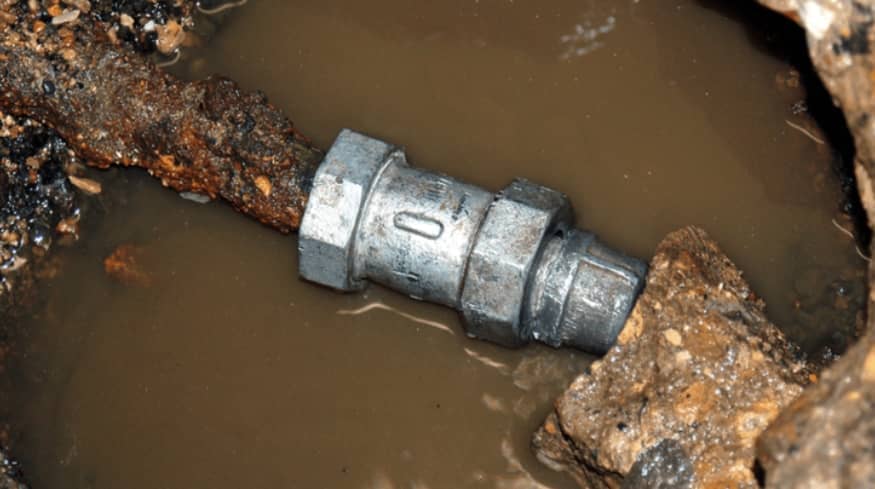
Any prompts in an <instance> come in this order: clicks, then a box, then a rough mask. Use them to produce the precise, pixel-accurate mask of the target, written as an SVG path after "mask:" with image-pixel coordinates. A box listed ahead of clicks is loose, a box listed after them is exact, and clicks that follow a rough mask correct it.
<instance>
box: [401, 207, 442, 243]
mask: <svg viewBox="0 0 875 489" xmlns="http://www.w3.org/2000/svg"><path fill="white" fill-rule="evenodd" d="M394 223H395V227H396V228H398V229H402V230H404V231H407V232H410V233H413V234H417V235H419V236H422V237H423V238H428V239H438V238H440V237H441V235H442V234H443V233H444V225H443V224H441V223H440V221H436V220H434V219H432V218H430V217H425V216H422V215H419V214H413V213H411V212H400V213H398V214H395V219H394Z"/></svg>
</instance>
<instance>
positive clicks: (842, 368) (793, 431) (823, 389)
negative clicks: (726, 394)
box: [758, 333, 875, 489]
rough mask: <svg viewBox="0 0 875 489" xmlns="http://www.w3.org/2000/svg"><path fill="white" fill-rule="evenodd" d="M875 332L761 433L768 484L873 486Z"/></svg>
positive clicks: (777, 488) (824, 488) (795, 488)
mask: <svg viewBox="0 0 875 489" xmlns="http://www.w3.org/2000/svg"><path fill="white" fill-rule="evenodd" d="M873 403H875V334H873V333H869V335H868V336H866V337H864V338H863V339H862V340H861V341H860V342H859V343H858V344H857V345H855V346H854V347H853V348H852V349H851V350H850V351H849V352H848V353H847V354H846V355H845V356H844V357H842V358H841V359H839V360H838V361H837V362H836V363H835V364H834V365H833V366H832V367H830V368H829V369H827V370H826V371H825V372H824V373H823V375H822V377H821V380H820V382H818V383H817V384H815V385H813V386H811V387H809V388H808V389H807V390H806V391H805V393H803V394H802V396H800V397H799V398H798V399H796V401H794V402H793V403H792V404H791V405H790V406H789V407H788V408H787V409H786V410H785V411H784V412H783V413H781V415H780V416H779V417H778V419H777V420H775V422H774V423H773V424H772V425H771V426H770V427H769V429H768V430H767V431H766V432H765V433H764V434H763V435H762V437H761V438H760V441H759V443H758V447H759V450H758V452H759V459H760V462H761V463H762V465H763V467H764V468H765V470H766V487H767V488H774V489H840V488H846V487H861V488H862V487H875V416H873V412H872V407H873Z"/></svg>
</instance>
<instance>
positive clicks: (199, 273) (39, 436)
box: [12, 0, 863, 489]
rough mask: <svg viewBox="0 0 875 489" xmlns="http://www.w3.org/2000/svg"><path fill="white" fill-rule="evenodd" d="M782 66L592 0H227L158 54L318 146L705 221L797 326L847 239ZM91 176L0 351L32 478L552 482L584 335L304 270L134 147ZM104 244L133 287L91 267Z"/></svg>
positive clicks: (713, 15)
mask: <svg viewBox="0 0 875 489" xmlns="http://www.w3.org/2000/svg"><path fill="white" fill-rule="evenodd" d="M789 68H790V67H789V66H788V65H787V64H785V63H784V62H783V61H782V60H781V59H779V58H776V57H774V56H771V55H769V54H767V53H766V51H765V50H763V49H762V48H761V47H760V46H757V45H756V44H755V43H752V41H751V36H750V35H749V33H748V31H747V29H746V28H745V27H744V25H742V24H741V23H739V22H738V21H737V20H736V19H733V18H729V17H727V16H726V15H725V13H724V12H721V11H718V10H714V9H711V8H708V7H707V6H705V5H703V4H701V3H698V2H693V1H673V2H670V3H666V2H659V3H656V2H637V1H634V2H625V1H623V2H615V1H608V0H574V1H572V0H541V1H537V2H535V1H519V0H517V1H510V2H507V1H501V2H499V1H475V2H471V1H470V0H467V1H452V0H450V1H444V2H416V3H415V4H411V3H410V2H402V1H400V0H374V1H371V2H356V1H349V0H319V1H315V0H300V1H296V2H287V1H282V0H263V1H260V2H250V4H249V5H247V6H245V7H243V8H241V9H239V10H237V11H234V12H233V13H232V15H230V16H228V17H225V18H223V19H222V22H221V24H220V28H219V29H218V30H217V31H216V32H215V35H214V37H213V38H212V40H211V42H210V44H209V46H208V49H204V50H201V51H194V52H189V53H187V56H186V59H185V61H184V62H183V63H182V64H180V65H178V66H176V67H175V69H177V71H178V72H179V73H181V74H182V75H183V76H191V77H200V76H204V75H205V74H209V73H211V72H218V73H223V74H225V75H228V76H230V77H232V78H235V79H237V80H239V81H240V82H241V83H242V84H243V85H244V86H246V87H249V88H260V89H263V90H264V91H266V92H267V93H268V95H269V96H270V97H271V99H272V100H273V101H275V103H276V104H277V105H279V106H280V107H282V108H283V109H284V110H286V111H287V112H288V113H289V114H291V115H292V117H293V119H294V120H295V122H296V123H297V125H298V126H299V127H301V128H302V129H303V130H304V131H305V132H306V133H308V134H309V135H311V136H312V137H313V138H314V139H315V140H316V141H317V142H318V143H319V144H321V145H323V146H327V145H328V144H330V142H331V140H332V138H333V137H334V135H335V134H336V132H337V131H338V130H339V129H340V128H341V127H351V128H355V129H358V130H361V131H365V132H369V133H371V134H374V135H376V136H380V137H383V138H385V139H389V140H392V141H396V142H399V143H403V144H406V145H407V147H408V149H409V154H410V157H411V160H412V161H413V162H415V163H416V164H419V165H422V166H426V167H430V168H434V169H438V170H442V171H445V172H447V173H450V174H452V175H455V176H458V177H461V178H464V179H468V180H470V181H473V182H476V183H479V184H481V185H483V186H486V187H488V188H491V189H497V188H500V187H501V186H502V185H503V184H505V183H506V182H507V181H508V180H509V179H510V178H511V177H513V176H517V175H519V176H526V177H528V178H530V179H533V180H536V181H539V182H541V183H544V184H547V185H551V186H554V187H556V188H558V189H561V190H563V191H565V192H566V193H568V194H569V195H570V196H571V197H572V199H573V202H574V203H575V206H576V208H577V210H578V217H579V221H580V224H581V225H582V226H584V227H586V228H589V229H592V230H594V231H596V232H597V233H599V234H600V235H601V236H602V237H603V238H604V239H605V240H606V241H607V242H609V243H611V244H613V245H615V246H617V247H619V248H621V249H624V250H625V251H627V252H629V253H632V254H635V255H638V256H641V257H647V256H649V255H650V253H651V252H652V250H653V248H654V247H655V245H656V244H657V243H658V242H659V240H660V239H661V238H662V236H664V234H665V233H667V232H669V231H671V230H673V229H675V228H678V227H680V226H683V225H687V224H698V225H700V226H703V227H704V228H706V229H707V230H708V231H710V232H711V233H712V234H713V235H714V236H715V237H716V238H717V239H718V241H720V242H721V243H722V245H723V247H724V248H725V249H726V251H727V252H728V253H729V255H730V256H731V257H732V258H733V259H734V260H735V261H736V262H737V263H738V264H739V265H740V266H741V267H742V268H743V269H744V270H746V271H747V276H748V278H749V280H750V281H751V283H752V284H753V286H754V288H755V290H756V291H757V292H758V293H759V294H761V295H762V296H763V297H764V298H765V300H766V301H767V302H768V303H769V311H770V314H771V316H772V317H773V318H774V319H775V321H776V322H778V323H779V324H781V325H782V326H784V327H785V328H786V330H787V331H788V332H790V333H791V334H792V335H793V336H794V337H795V338H797V339H799V340H800V341H801V342H803V344H804V345H805V346H807V347H809V349H810V350H812V351H816V349H817V347H818V346H820V345H823V344H825V343H827V344H829V343H830V342H839V343H840V339H836V337H835V333H836V332H846V331H848V330H850V329H852V328H853V316H854V314H853V312H852V310H853V307H854V304H855V301H857V300H859V296H860V288H859V284H860V279H861V276H862V275H861V274H862V265H863V262H862V260H861V259H860V258H859V257H858V256H857V254H856V251H855V250H854V245H853V242H852V241H851V240H850V239H849V238H848V237H847V236H845V235H844V234H843V233H842V232H841V231H839V230H838V228H837V227H836V226H835V224H839V225H845V223H844V222H843V221H842V220H841V218H840V216H838V214H837V210H838V207H839V202H840V197H841V196H840V195H839V192H838V183H837V181H836V179H835V178H834V177H833V175H832V174H831V172H830V169H829V168H830V164H831V158H832V155H831V154H830V151H829V150H828V148H827V146H826V145H824V144H821V143H820V142H818V138H819V137H822V136H818V134H817V133H816V129H815V128H814V127H813V126H811V123H810V121H809V120H808V119H807V118H806V117H805V116H804V115H801V116H800V115H795V114H794V113H793V112H792V111H791V109H790V107H791V105H792V104H793V103H794V102H796V101H798V100H799V99H801V98H802V97H803V95H802V92H801V91H800V89H798V88H797V87H795V83H794V80H795V79H794V77H793V75H792V74H790V73H789V71H788V70H789ZM806 131H807V132H808V133H810V134H806ZM96 177H97V178H102V179H104V180H106V183H107V184H106V185H105V187H106V188H112V189H113V190H112V191H111V192H110V193H109V194H108V195H105V196H104V197H103V199H104V203H105V211H104V212H103V213H102V214H101V215H100V216H98V217H95V218H93V219H92V220H91V221H90V222H92V223H93V224H92V225H91V229H87V230H86V231H87V232H86V233H85V239H84V240H83V241H82V242H81V243H80V245H79V246H78V247H76V248H74V249H71V250H69V251H68V252H67V258H68V260H69V261H68V264H67V266H66V267H65V268H64V271H63V274H62V275H61V277H59V278H58V279H57V280H56V281H54V282H53V283H52V284H51V285H50V286H48V287H47V290H46V306H45V307H44V308H43V309H42V310H40V311H39V312H38V313H37V314H35V315H34V317H33V318H32V320H31V321H30V322H31V323H32V324H31V325H30V328H29V331H30V333H29V335H28V337H27V338H25V340H26V342H25V343H26V345H27V347H26V349H27V352H28V354H27V356H26V358H24V359H23V360H22V361H21V362H20V365H18V369H17V370H16V372H15V375H16V377H15V380H16V386H17V391H16V397H17V398H16V399H15V403H16V405H18V406H23V407H24V409H20V410H19V411H17V415H16V416H14V418H13V419H12V422H13V426H15V429H16V433H15V434H14V437H13V441H14V444H15V446H16V448H17V449H18V451H17V453H18V454H19V455H20V456H21V458H22V459H23V462H24V464H25V467H28V466H30V467H35V468H37V469H36V470H35V471H31V472H29V474H28V475H29V476H30V478H31V480H32V481H33V482H34V483H35V484H34V485H35V487H45V488H48V487H87V488H104V487H105V488H116V487H126V488H134V489H136V488H154V487H168V488H174V487H213V488H225V487H227V488H231V487H241V486H249V487H300V488H314V487H330V488H379V489H383V488H416V489H422V488H448V487H453V488H456V487H475V488H476V487H497V488H532V487H553V488H566V487H573V484H572V483H571V481H570V480H568V479H567V478H565V477H564V476H561V475H559V474H554V473H551V472H549V471H547V470H546V469H544V468H542V467H541V466H540V465H539V464H538V462H537V461H536V460H535V459H534V458H533V456H532V455H531V454H530V452H529V450H528V438H529V436H530V434H531V432H532V430H533V429H534V427H535V426H536V425H537V424H538V423H539V422H540V420H541V419H542V417H543V415H544V413H545V412H546V411H547V410H548V409H549V403H550V400H551V399H552V398H553V397H554V396H555V395H556V394H557V393H558V392H559V390H561V388H562V386H563V384H564V383H566V382H567V381H568V380H569V379H570V378H571V377H572V376H573V375H574V373H575V372H577V371H579V370H580V369H582V368H585V366H586V365H587V363H588V362H589V361H590V359H589V358H588V357H586V356H584V355H580V354H575V353H573V352H570V351H553V350H549V349H546V348H536V347H535V348H527V349H524V350H522V351H506V350H502V349H500V348H496V347H493V346H491V345H489V344H485V343H481V342H475V341H470V340H467V339H465V338H464V336H463V335H462V334H460V329H459V325H458V322H457V320H456V317H455V315H454V314H453V313H452V312H450V311H446V310H444V309H441V308H438V307H432V306H427V305H423V304H417V303H413V302H411V301H409V300H406V299H404V298H401V297H398V296H396V295H394V294H392V293H390V292H387V291H385V290H382V289H379V288H371V289H370V290H369V291H368V293H367V294H365V295H353V296H343V295H338V294H333V293H331V292H328V291H326V290H323V289H320V288H317V287H314V286H310V285H306V284H302V283H300V282H298V281H297V280H296V279H295V252H294V250H295V245H296V243H295V240H294V238H293V237H284V236H280V235H278V234H276V233H274V232H272V231H270V230H268V229H266V228H264V227H261V226H259V225H257V224H255V223H252V222H249V221H247V220H246V219H245V218H242V217H240V216H239V215H236V214H234V213H233V212H231V211H229V209H228V208H227V207H226V206H223V205H221V204H210V205H205V206H200V205H197V204H194V203H191V202H187V201H183V200H181V199H179V198H178V197H177V196H176V195H174V194H173V193H172V192H169V191H166V190H162V189H160V188H157V186H156V185H155V184H154V182H152V181H151V180H149V179H148V178H147V177H145V176H144V175H141V174H139V173H137V172H133V171H131V172H117V173H115V174H106V173H105V174H98V175H97V176H96ZM95 214H99V213H95ZM834 220H835V221H836V222H835V223H834V222H833V221H834ZM123 243H134V244H136V245H138V246H140V247H141V248H142V249H143V250H144V251H143V253H144V256H143V258H142V264H143V266H144V268H145V269H146V270H148V271H149V272H150V273H151V274H152V275H153V280H152V282H153V285H152V286H151V287H147V288H141V287H129V286H123V285H119V284H117V283H115V282H113V281H112V280H111V279H110V278H108V277H106V276H105V275H104V274H103V271H102V268H101V261H102V259H103V258H104V257H105V256H106V255H108V254H109V253H110V252H111V251H112V250H113V249H114V248H115V247H116V246H117V245H119V244H123ZM839 336H841V335H839Z"/></svg>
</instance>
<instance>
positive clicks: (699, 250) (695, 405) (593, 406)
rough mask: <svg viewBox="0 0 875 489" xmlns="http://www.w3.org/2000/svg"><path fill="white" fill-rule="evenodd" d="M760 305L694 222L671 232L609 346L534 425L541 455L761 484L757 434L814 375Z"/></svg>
mask: <svg viewBox="0 0 875 489" xmlns="http://www.w3.org/2000/svg"><path fill="white" fill-rule="evenodd" d="M763 309H764V304H763V303H762V301H761V300H759V299H758V298H757V296H756V294H755V293H754V292H753V291H752V290H751V288H750V286H749V285H748V284H747V283H746V282H745V281H744V280H743V279H742V277H741V272H740V271H739V270H738V268H736V267H735V265H734V264H733V263H732V262H731V261H730V260H729V258H727V257H726V255H724V254H723V252H722V251H720V249H719V248H718V247H717V244H716V243H715V242H714V241H713V240H711V239H710V238H709V237H708V236H707V235H706V234H705V233H704V232H703V231H702V230H700V229H696V228H687V229H683V230H681V231H677V232H675V233H672V234H670V235H669V236H667V237H666V239H665V240H664V241H663V242H662V243H661V244H660V246H659V247H658V248H657V250H656V255H655V256H654V258H653V260H652V262H651V265H650V273H649V274H648V277H647V285H646V287H645V289H644V292H643V293H642V295H641V297H640V298H639V299H638V303H637V304H636V306H635V308H634V309H633V311H632V314H631V316H630V318H629V321H628V322H627V323H626V326H625V327H624V329H623V331H622V332H621V334H620V337H619V339H618V341H617V345H616V346H614V347H613V348H612V349H611V350H610V351H609V352H608V353H607V354H606V355H605V357H604V358H602V359H601V360H599V361H597V362H595V363H593V364H592V365H591V366H590V369H589V371H588V372H587V373H584V374H583V375H581V376H580V377H578V378H577V379H576V380H575V381H574V382H573V383H572V384H571V386H570V387H569V388H568V390H567V391H566V392H565V393H564V394H563V395H562V396H561V397H560V398H559V400H558V401H557V402H556V411H555V413H553V414H551V416H550V417H549V418H548V419H547V421H546V422H545V424H544V426H543V427H542V428H541V430H540V431H539V432H538V433H536V435H535V437H534V440H533V446H534V449H535V451H536V452H537V454H538V456H539V458H541V459H542V460H544V461H545V462H546V463H548V464H549V465H551V466H553V467H555V468H562V469H564V470H567V471H569V472H570V473H572V474H573V475H574V476H575V477H576V478H577V479H578V480H579V481H580V483H581V485H582V486H583V487H595V488H602V487H610V488H618V487H621V486H622V487H639V488H648V487H649V488H657V487H686V488H690V489H692V488H697V489H698V488H712V487H727V488H750V489H753V488H756V487H758V483H757V479H756V476H755V474H754V472H753V467H754V453H755V447H754V444H755V441H756V439H757V437H758V436H759V434H760V433H761V432H762V431H764V430H765V429H766V427H767V426H768V425H769V423H770V422H771V421H772V420H773V419H774V418H775V417H776V416H777V415H778V413H780V412H781V410H782V409H783V408H784V407H786V406H787V405H788V404H789V403H790V402H792V401H793V399H795V398H796V397H797V396H798V395H799V394H800V393H801V392H802V387H803V386H805V385H806V384H808V383H809V381H810V378H809V376H810V375H812V373H811V371H810V369H809V366H808V365H807V364H806V363H805V362H804V361H802V360H801V359H800V355H799V351H798V350H797V348H796V347H795V346H793V345H792V344H791V343H790V342H788V341H787V339H786V337H785V336H784V335H783V333H781V332H780V331H779V330H778V329H777V328H776V327H775V326H774V325H773V324H771V323H770V322H769V321H768V320H767V319H766V317H765V315H764V311H763ZM672 481H673V482H672Z"/></svg>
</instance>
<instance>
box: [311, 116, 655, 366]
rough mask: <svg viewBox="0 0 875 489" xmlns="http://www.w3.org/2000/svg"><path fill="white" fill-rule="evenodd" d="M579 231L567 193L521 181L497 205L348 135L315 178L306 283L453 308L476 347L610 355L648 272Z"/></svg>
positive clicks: (382, 146) (395, 151)
mask: <svg viewBox="0 0 875 489" xmlns="http://www.w3.org/2000/svg"><path fill="white" fill-rule="evenodd" d="M573 224H574V218H573V212H572V210H571V205H570V203H569V202H568V199H567V197H566V196H565V195H564V194H562V193H560V192H557V191H555V190H551V189H549V188H546V187H543V186H541V185H538V184H535V183H532V182H529V181H527V180H523V179H517V180H514V181H513V182H512V183H511V184H510V185H508V186H507V188H505V189H504V190H503V191H501V192H500V193H498V194H497V195H493V194H492V193H490V192H488V191H486V190H483V189H481V188H479V187H476V186H473V185H469V184H465V183H462V182H459V181H458V180H454V179H452V178H450V177H447V176H445V175H441V174H438V173H434V172H429V171H427V170H422V169H418V168H412V167H410V166H409V165H408V164H407V161H406V157H405V154H404V151H403V150H401V149H399V148H397V147H395V146H392V145H390V144H387V143H384V142H382V141H378V140H376V139H373V138H369V137H367V136H364V135H361V134H358V133H355V132H352V131H349V130H344V131H342V132H341V133H340V135H339V136H338V138H337V140H336V141H335V143H334V145H333V146H332V147H331V150H330V151H329V152H328V155H327V156H326V158H325V161H324V162H323V163H322V165H321V166H320V168H319V169H318V171H317V173H316V177H315V180H314V184H313V191H312V194H311V196H310V201H309V203H308V205H307V210H306V213H305V214H304V219H303V222H302V225H301V230H300V234H301V236H300V240H299V253H300V274H301V276H302V277H303V278H305V279H307V280H310V281H313V282H316V283H319V284H322V285H326V286H329V287H332V288H335V289H338V290H343V291H352V290H359V289H361V288H362V287H363V286H364V283H365V281H366V280H371V281H374V282H377V283H380V284H383V285H386V286H388V287H390V288H392V289H395V290H397V291H399V292H402V293H405V294H407V295H409V296H410V297H413V298H415V299H420V300H426V301H430V302H436V303H439V304H443V305H446V306H449V307H453V308H455V309H457V310H459V312H460V313H461V315H462V317H463V318H464V320H465V324H466V330H467V333H468V335H469V336H472V337H475V338H480V339H484V340H488V341H492V342H495V343H498V344H501V345H505V346H510V347H517V346H522V345H524V344H526V343H528V342H530V341H532V340H536V341H541V342H544V343H547V344H549V345H551V346H554V347H560V346H563V345H567V346H572V347H575V348H579V349H582V350H586V351H590V352H593V353H603V352H605V351H606V350H607V349H608V348H610V346H611V345H612V344H613V343H614V341H615V340H616V337H617V335H618V334H619V332H620V330H621V329H622V326H623V324H624V323H625V320H626V317H627V316H628V314H629V312H630V310H631V308H632V306H633V305H634V302H635V299H636V297H637V296H638V293H639V292H640V290H641V288H642V286H643V283H644V276H645V274H646V266H645V265H644V263H642V262H640V261H639V260H636V259H634V258H630V257H627V256H625V255H623V254H621V253H618V252H616V251H613V250H611V249H609V248H607V247H605V246H604V245H602V244H601V243H599V242H598V240H597V239H596V238H595V236H594V235H592V234H591V233H588V232H584V231H580V230H576V229H573Z"/></svg>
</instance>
